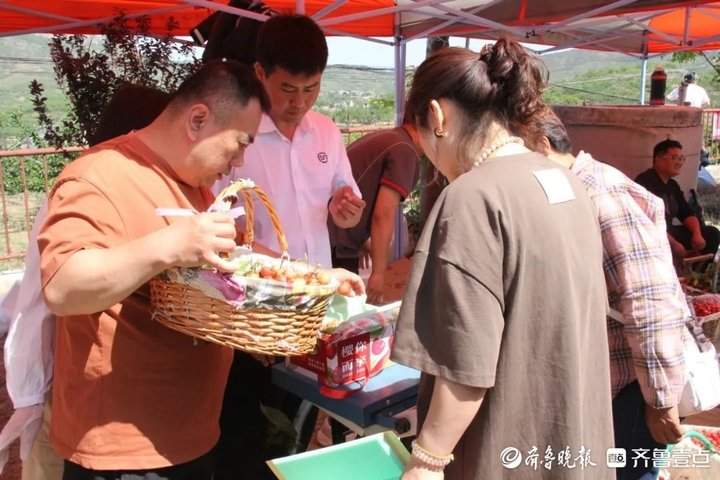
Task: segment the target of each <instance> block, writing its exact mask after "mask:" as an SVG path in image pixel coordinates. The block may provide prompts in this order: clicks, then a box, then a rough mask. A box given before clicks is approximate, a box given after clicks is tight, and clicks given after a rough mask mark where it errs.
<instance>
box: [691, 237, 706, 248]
mask: <svg viewBox="0 0 720 480" xmlns="http://www.w3.org/2000/svg"><path fill="white" fill-rule="evenodd" d="M691 242H692V247H693V249H694V250H697V251H698V252H699V251H702V249H704V248H705V239H704V238H703V236H702V233H696V234H694V235H693V236H692V240H691Z"/></svg>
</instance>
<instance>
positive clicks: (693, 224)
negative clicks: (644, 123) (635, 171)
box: [635, 139, 720, 258]
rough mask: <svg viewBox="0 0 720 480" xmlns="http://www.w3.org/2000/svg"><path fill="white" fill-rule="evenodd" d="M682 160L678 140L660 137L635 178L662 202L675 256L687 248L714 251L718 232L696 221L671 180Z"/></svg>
mask: <svg viewBox="0 0 720 480" xmlns="http://www.w3.org/2000/svg"><path fill="white" fill-rule="evenodd" d="M684 162H685V157H684V156H683V154H682V145H681V144H680V142H678V141H677V140H670V139H668V140H663V141H662V142H660V143H658V144H657V145H655V148H654V149H653V167H652V168H650V169H648V170H646V171H645V172H643V173H641V174H640V175H638V176H637V178H635V181H636V182H637V183H639V184H640V185H642V186H643V187H645V188H647V189H648V190H650V192H652V193H654V194H655V195H657V196H658V197H660V198H661V199H662V201H663V202H664V203H665V222H666V223H667V232H668V240H669V241H670V247H671V248H672V251H673V254H674V255H675V256H676V257H679V258H684V257H686V256H688V252H690V251H696V252H698V253H700V254H704V253H715V252H716V251H717V248H718V243H720V232H719V231H718V229H717V228H715V227H711V226H707V225H702V224H701V223H700V219H699V218H698V217H697V215H696V214H695V213H694V212H693V210H692V208H690V205H689V204H688V202H687V200H686V199H685V195H684V194H683V191H682V190H681V189H680V185H678V183H677V182H676V181H675V180H673V177H675V176H677V175H678V174H679V173H680V168H681V167H682V164H683V163H684ZM676 219H677V221H678V222H676Z"/></svg>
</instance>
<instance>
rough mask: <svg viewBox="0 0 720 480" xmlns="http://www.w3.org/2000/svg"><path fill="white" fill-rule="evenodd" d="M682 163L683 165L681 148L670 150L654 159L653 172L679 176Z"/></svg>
mask: <svg viewBox="0 0 720 480" xmlns="http://www.w3.org/2000/svg"><path fill="white" fill-rule="evenodd" d="M683 163H685V156H684V155H683V153H682V148H671V149H669V150H668V151H667V152H665V153H664V154H663V155H659V156H657V157H655V170H657V172H658V173H659V174H661V175H664V176H667V177H676V176H678V175H680V169H681V168H682V166H683Z"/></svg>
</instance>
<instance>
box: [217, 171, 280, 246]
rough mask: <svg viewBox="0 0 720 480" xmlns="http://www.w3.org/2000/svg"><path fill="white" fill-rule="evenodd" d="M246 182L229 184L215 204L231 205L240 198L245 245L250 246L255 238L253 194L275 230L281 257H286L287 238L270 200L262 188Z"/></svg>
mask: <svg viewBox="0 0 720 480" xmlns="http://www.w3.org/2000/svg"><path fill="white" fill-rule="evenodd" d="M246 182H247V181H240V182H235V183H232V184H230V185H229V186H228V187H226V188H225V189H224V190H223V191H222V192H220V194H219V195H218V197H217V199H216V202H223V203H230V204H232V203H235V201H236V200H238V197H240V196H241V197H242V199H243V203H244V204H245V243H246V244H247V245H249V246H252V244H253V240H254V238H255V233H254V231H253V225H254V223H255V222H254V220H255V204H254V202H253V194H255V195H256V196H257V197H258V199H259V200H260V201H261V202H262V204H263V205H264V206H265V209H266V210H267V211H268V215H269V216H270V222H271V223H272V226H273V230H275V235H276V236H277V239H278V244H279V245H280V250H282V254H283V256H285V255H287V252H288V242H287V238H286V237H285V232H283V229H282V226H281V225H280V218H279V217H278V214H277V211H276V210H275V207H273V205H272V203H271V202H270V198H269V197H268V196H267V194H266V193H265V192H264V191H263V189H262V188H260V187H258V186H257V185H252V186H251V185H248V184H247V183H246ZM238 194H239V195H238Z"/></svg>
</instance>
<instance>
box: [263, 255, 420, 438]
mask: <svg viewBox="0 0 720 480" xmlns="http://www.w3.org/2000/svg"><path fill="white" fill-rule="evenodd" d="M411 263H412V262H411V260H410V259H407V258H402V259H399V260H397V261H395V262H393V263H392V264H390V265H389V267H388V269H387V271H386V274H385V295H384V297H385V299H386V301H388V302H392V303H391V304H389V305H386V306H385V307H380V309H379V310H377V311H376V313H366V314H359V315H356V316H355V317H353V319H354V320H352V319H351V320H349V321H348V322H347V323H345V324H343V325H349V324H352V325H353V326H354V327H355V329H356V330H357V331H356V332H351V331H350V330H348V329H347V328H346V329H345V330H348V332H349V333H352V334H353V336H349V335H344V336H343V335H340V336H335V337H334V336H332V335H329V334H321V336H320V341H319V346H318V349H317V352H316V353H315V354H314V355H308V356H305V357H296V358H293V359H291V360H288V361H287V362H285V364H277V365H275V366H274V367H273V372H272V380H273V383H274V384H275V385H277V386H279V387H281V388H283V389H285V390H288V391H290V392H292V393H293V394H295V395H297V396H299V397H300V398H302V399H303V400H304V402H303V404H304V406H303V407H301V412H300V413H299V414H298V417H297V418H296V429H298V430H299V431H300V436H301V437H303V436H304V437H307V434H308V432H311V431H312V430H313V429H314V426H315V418H316V416H317V411H318V409H319V410H322V411H323V412H325V413H326V414H327V415H328V416H329V417H330V418H331V419H332V420H333V421H332V422H331V424H332V426H333V428H332V431H333V442H334V443H337V442H340V441H343V440H344V431H350V432H353V433H355V434H357V435H359V436H362V437H364V436H367V435H371V434H374V433H378V432H381V431H387V430H392V431H395V432H396V433H398V434H399V435H401V436H405V435H411V434H414V431H415V422H416V415H415V409H414V406H415V404H416V401H417V388H418V382H419V378H420V372H419V371H417V370H414V369H411V368H407V367H404V366H402V365H397V364H393V363H392V362H390V361H389V359H388V355H389V350H390V347H391V344H392V340H393V333H394V320H395V318H394V317H396V316H397V313H398V309H399V300H401V298H402V295H403V293H404V291H405V285H406V283H407V278H408V275H409V273H410V266H411ZM332 308H333V306H332V305H331V307H330V310H332ZM382 315H386V316H390V317H393V318H392V321H390V322H384V321H382V320H381V319H378V318H377V317H378V316H382ZM342 330H343V329H342V327H340V328H338V329H337V330H335V331H334V332H333V333H334V334H338V333H340V332H342ZM360 330H362V331H360ZM343 365H349V368H343ZM364 366H365V367H364ZM300 443H301V445H300V447H299V448H300V449H302V447H304V445H302V443H304V442H303V441H301V442H300Z"/></svg>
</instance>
